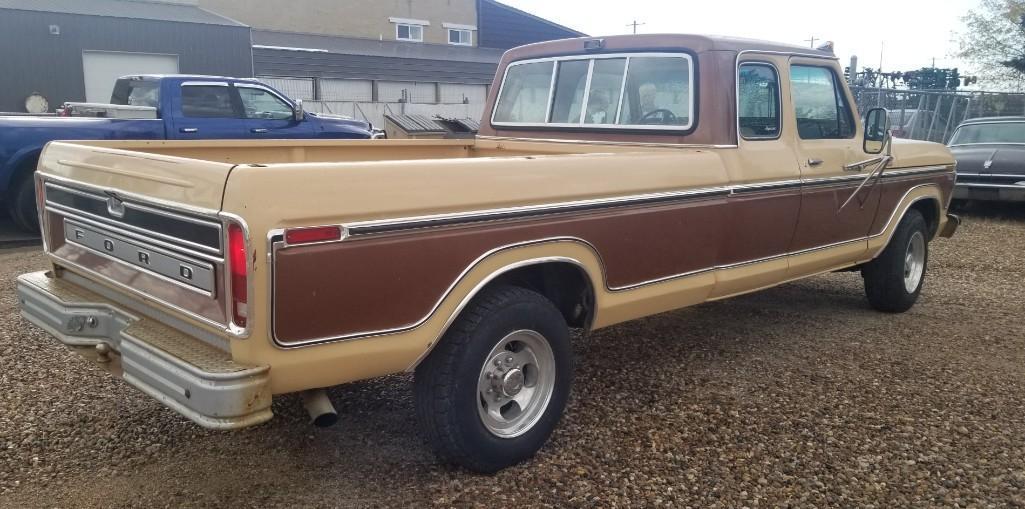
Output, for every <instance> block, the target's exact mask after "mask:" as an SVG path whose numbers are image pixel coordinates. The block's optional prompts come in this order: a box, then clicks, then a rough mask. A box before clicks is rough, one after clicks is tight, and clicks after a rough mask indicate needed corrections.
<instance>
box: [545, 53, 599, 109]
mask: <svg viewBox="0 0 1025 509" xmlns="http://www.w3.org/2000/svg"><path fill="white" fill-rule="evenodd" d="M589 65H590V61H589V60H569V61H565V62H560V63H559V74H558V75H557V76H556V77H555V100H554V101H553V103H552V117H551V119H550V120H549V122H551V123H553V124H579V123H580V109H581V108H582V107H583V104H584V87H585V86H586V85H587V69H588V67H589Z"/></svg>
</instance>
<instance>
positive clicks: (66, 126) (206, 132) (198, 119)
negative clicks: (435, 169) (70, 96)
mask: <svg viewBox="0 0 1025 509" xmlns="http://www.w3.org/2000/svg"><path fill="white" fill-rule="evenodd" d="M112 95H113V97H112V98H111V103H112V106H113V108H118V107H121V109H123V110H129V111H128V113H130V114H131V115H130V116H137V117H147V116H148V117H149V118H77V117H76V118H65V117H25V116H17V117H0V201H2V202H4V203H6V204H7V209H8V213H9V214H10V216H11V218H12V219H14V221H15V222H16V223H17V224H18V225H19V226H20V227H22V228H23V229H26V230H35V229H36V228H38V224H37V223H36V207H35V201H34V198H35V193H34V192H33V190H32V171H33V170H35V169H36V163H37V161H38V159H39V153H40V152H41V151H42V149H43V146H44V145H46V143H47V142H50V141H53V140H165V139H166V140H202V139H239V138H250V139H266V138H313V139H324V138H370V137H371V136H372V133H371V127H370V125H369V124H367V123H366V122H361V121H357V120H351V119H344V118H340V117H332V116H322V115H319V114H316V113H304V112H303V110H302V103H301V102H299V103H295V102H292V101H291V100H289V99H288V98H286V97H285V96H284V95H283V94H281V93H280V92H278V91H277V90H274V89H273V88H271V87H269V86H267V85H265V84H263V83H261V82H259V81H256V80H247V79H237V78H222V77H214V76H130V77H125V78H121V79H119V80H118V81H117V83H116V84H115V85H114V92H113V94H112ZM72 106H89V105H82V104H76V105H72ZM91 106H97V105H91ZM148 109H150V110H151V109H155V111H151V112H149V114H148V115H140V112H139V111H133V110H141V111H143V112H145V110H148ZM115 111H119V110H115Z"/></svg>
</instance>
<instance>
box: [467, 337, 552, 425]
mask: <svg viewBox="0 0 1025 509" xmlns="http://www.w3.org/2000/svg"><path fill="white" fill-rule="evenodd" d="M554 389H555V354H554V353H553V352H552V347H551V345H549V344H548V340H547V339H545V337H544V336H542V335H541V334H539V333H537V332H535V331H532V330H519V331H516V332H513V333H511V334H509V335H508V336H506V337H504V338H502V340H501V341H499V342H498V344H496V345H495V347H494V348H492V349H491V353H489V354H488V356H487V357H486V358H485V363H484V366H483V367H482V368H481V370H480V378H479V379H478V381H477V412H478V414H479V415H480V420H481V423H483V424H484V427H485V428H487V430H488V431H489V432H491V434H493V435H495V436H497V437H500V438H515V437H518V436H520V435H522V434H524V433H526V432H528V431H530V429H531V428H533V427H534V425H535V424H537V421H538V420H540V419H541V416H542V415H544V413H545V409H546V408H548V403H549V402H550V401H551V399H552V393H553V392H554Z"/></svg>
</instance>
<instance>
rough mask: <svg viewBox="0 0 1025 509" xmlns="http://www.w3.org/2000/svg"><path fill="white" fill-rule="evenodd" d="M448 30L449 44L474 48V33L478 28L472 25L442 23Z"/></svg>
mask: <svg viewBox="0 0 1025 509" xmlns="http://www.w3.org/2000/svg"><path fill="white" fill-rule="evenodd" d="M442 26H443V27H445V28H446V29H448V43H449V44H453V45H456V46H473V31H474V30H477V27H475V26H472V25H457V24H455V23H442Z"/></svg>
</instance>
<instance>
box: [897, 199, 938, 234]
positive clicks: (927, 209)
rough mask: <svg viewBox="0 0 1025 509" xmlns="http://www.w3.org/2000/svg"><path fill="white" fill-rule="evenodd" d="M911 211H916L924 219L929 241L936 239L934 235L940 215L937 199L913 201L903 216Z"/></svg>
mask: <svg viewBox="0 0 1025 509" xmlns="http://www.w3.org/2000/svg"><path fill="white" fill-rule="evenodd" d="M912 210H917V211H918V212H920V213H921V214H922V217H924V218H925V224H926V225H927V226H928V227H929V231H928V234H929V235H928V237H929V239H930V240H931V239H933V238H934V237H936V233H937V232H939V229H940V214H942V212H941V208H940V200H939V198H936V197H934V196H923V197H921V198H919V199H917V200H915V201H913V202H912V203H911V205H910V206H909V207H908V210H907V212H904V215H907V213H908V212H910V211H912ZM903 219H904V218H903V217H901V220H903Z"/></svg>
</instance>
